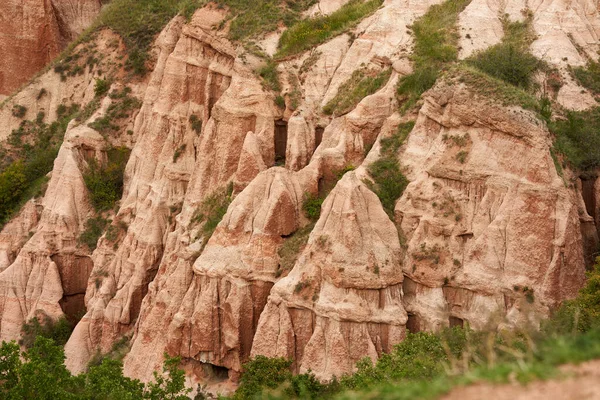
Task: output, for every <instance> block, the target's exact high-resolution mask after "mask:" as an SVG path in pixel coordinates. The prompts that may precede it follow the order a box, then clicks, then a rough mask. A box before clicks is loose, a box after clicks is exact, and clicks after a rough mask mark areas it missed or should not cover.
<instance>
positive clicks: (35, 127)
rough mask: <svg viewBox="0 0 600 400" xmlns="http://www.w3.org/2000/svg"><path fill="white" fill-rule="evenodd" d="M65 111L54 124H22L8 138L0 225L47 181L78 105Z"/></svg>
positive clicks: (0, 177) (0, 162)
mask: <svg viewBox="0 0 600 400" xmlns="http://www.w3.org/2000/svg"><path fill="white" fill-rule="evenodd" d="M63 108H64V110H62V113H61V114H59V115H58V120H57V121H55V122H53V123H52V124H50V125H48V124H45V123H44V122H43V119H39V118H38V119H36V120H35V121H23V122H22V123H21V125H20V126H19V128H18V129H15V130H13V131H12V133H11V135H10V136H9V138H8V141H7V144H5V146H4V150H5V152H6V153H8V154H7V155H5V156H4V157H2V158H1V159H0V226H1V225H2V224H4V223H5V222H6V221H8V220H9V219H10V217H11V216H12V215H13V214H14V212H16V211H17V210H18V209H20V208H21V206H22V205H23V204H24V203H25V202H26V201H27V200H29V199H30V198H32V197H34V196H36V194H37V193H38V192H39V190H40V187H41V186H42V185H43V183H44V182H46V181H47V178H46V174H47V173H48V172H50V171H51V170H52V167H53V165H54V159H55V158H56V155H57V154H58V148H59V147H60V144H61V142H62V140H63V136H64V133H65V131H66V130H67V125H68V123H69V121H71V119H72V118H73V117H74V115H75V114H76V113H77V111H78V109H79V107H78V106H76V105H73V106H71V107H66V106H63ZM24 138H26V139H27V140H23V139H24Z"/></svg>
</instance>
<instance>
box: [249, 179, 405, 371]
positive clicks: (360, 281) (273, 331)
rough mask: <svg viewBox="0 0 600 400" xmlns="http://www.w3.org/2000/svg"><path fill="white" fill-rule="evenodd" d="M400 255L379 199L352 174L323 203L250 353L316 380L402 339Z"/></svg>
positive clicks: (276, 289) (271, 302)
mask: <svg viewBox="0 0 600 400" xmlns="http://www.w3.org/2000/svg"><path fill="white" fill-rule="evenodd" d="M400 260H401V248H400V243H399V240H398V233H397V231H396V228H395V227H394V224H393V223H392V221H390V219H389V218H388V216H387V214H386V213H385V212H384V211H383V208H382V207H381V204H380V203H379V199H378V198H377V196H376V195H375V194H374V193H373V192H371V191H370V190H369V189H368V188H367V187H366V186H365V184H364V183H363V182H361V181H360V180H359V179H358V178H357V177H356V175H355V173H349V174H346V175H345V176H344V178H342V180H341V181H340V182H339V183H338V184H337V185H336V187H335V189H334V190H333V191H332V192H331V194H330V195H329V196H328V198H327V200H326V202H325V203H324V204H323V207H322V212H321V218H320V219H319V221H318V222H317V224H316V226H315V228H314V229H313V230H312V232H311V234H310V238H309V239H308V244H307V246H306V248H305V249H304V251H303V252H302V253H301V254H300V256H299V258H298V262H297V264H296V266H295V267H294V269H293V270H292V272H291V273H290V275H288V276H287V277H286V278H284V279H282V280H281V281H279V282H277V284H276V285H275V287H274V288H273V290H272V291H271V295H270V296H269V302H268V304H267V306H266V308H265V311H264V312H263V313H262V315H261V318H260V321H259V324H258V330H257V332H256V335H255V338H254V343H253V346H252V353H253V354H263V355H266V356H270V357H285V358H290V359H293V360H295V364H294V365H295V370H296V372H306V371H308V370H311V371H313V372H314V373H315V375H316V376H317V377H319V378H322V379H327V378H330V377H331V376H333V375H340V374H343V373H346V372H351V371H352V370H353V368H354V365H355V363H356V362H357V361H358V360H359V359H361V358H363V357H365V356H369V357H371V358H372V359H373V360H376V359H377V357H378V355H380V354H381V352H384V351H385V352H387V351H390V349H391V347H392V346H393V345H394V344H396V343H398V342H400V341H401V340H402V338H403V337H404V332H405V324H406V320H407V316H406V312H405V311H404V307H403V305H402V278H403V275H402V272H401V269H400Z"/></svg>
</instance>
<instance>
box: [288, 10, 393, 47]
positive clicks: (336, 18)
mask: <svg viewBox="0 0 600 400" xmlns="http://www.w3.org/2000/svg"><path fill="white" fill-rule="evenodd" d="M382 3H383V0H367V1H364V0H351V1H350V2H348V3H346V4H345V5H344V6H342V7H341V8H340V9H339V10H337V11H335V12H333V13H332V14H330V15H321V16H317V17H314V18H309V19H305V20H302V21H300V22H298V23H296V24H294V25H293V26H291V27H290V28H289V29H288V30H286V31H284V32H283V34H282V35H281V38H280V39H279V50H278V51H277V54H276V58H282V57H287V56H290V55H294V54H298V53H301V52H303V51H305V50H309V49H311V48H313V47H316V46H318V45H319V44H321V43H325V42H326V41H328V40H329V39H331V38H333V37H335V36H337V35H340V34H341V33H344V32H345V31H346V30H348V29H350V28H352V27H353V26H355V25H356V24H357V23H358V22H360V21H361V20H362V19H363V18H365V17H367V16H368V15H370V14H372V13H373V12H375V10H377V9H378V8H379V7H380V6H381V4H382Z"/></svg>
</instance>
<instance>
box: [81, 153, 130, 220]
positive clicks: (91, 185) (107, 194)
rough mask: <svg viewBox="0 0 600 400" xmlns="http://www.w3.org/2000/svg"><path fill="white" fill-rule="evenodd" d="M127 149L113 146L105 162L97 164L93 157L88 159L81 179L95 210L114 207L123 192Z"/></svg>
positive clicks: (127, 155)
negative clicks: (86, 168)
mask: <svg viewBox="0 0 600 400" xmlns="http://www.w3.org/2000/svg"><path fill="white" fill-rule="evenodd" d="M129 153H130V151H129V149H127V148H124V147H113V148H111V149H109V150H108V151H107V152H106V154H107V159H108V161H107V163H106V164H103V165H101V164H99V163H98V162H97V161H96V160H95V159H91V160H89V161H88V165H89V167H88V170H87V171H86V172H85V173H84V175H83V180H84V181H85V185H86V187H87V189H88V190H89V193H90V198H91V200H92V204H93V205H94V208H95V209H96V211H98V212H101V211H107V210H110V209H112V208H113V207H114V205H115V203H116V202H117V201H118V200H119V199H120V198H121V195H122V194H123V172H124V170H125V165H126V164H127V160H128V159H129Z"/></svg>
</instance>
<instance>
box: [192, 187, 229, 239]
mask: <svg viewBox="0 0 600 400" xmlns="http://www.w3.org/2000/svg"><path fill="white" fill-rule="evenodd" d="M232 195H233V183H230V184H229V185H227V187H225V188H223V189H220V190H217V191H215V192H214V193H212V194H211V195H209V196H208V197H206V198H205V199H204V201H202V204H201V205H200V207H198V209H197V210H196V211H195V212H194V215H193V216H192V219H191V223H192V224H203V225H202V228H201V229H200V234H201V235H202V237H203V243H204V244H206V242H208V239H210V237H211V236H212V234H213V233H214V231H215V229H217V225H219V222H221V220H222V219H223V216H225V213H226V212H227V208H228V207H229V204H231V201H232V200H233V197H232Z"/></svg>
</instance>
